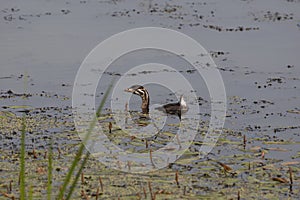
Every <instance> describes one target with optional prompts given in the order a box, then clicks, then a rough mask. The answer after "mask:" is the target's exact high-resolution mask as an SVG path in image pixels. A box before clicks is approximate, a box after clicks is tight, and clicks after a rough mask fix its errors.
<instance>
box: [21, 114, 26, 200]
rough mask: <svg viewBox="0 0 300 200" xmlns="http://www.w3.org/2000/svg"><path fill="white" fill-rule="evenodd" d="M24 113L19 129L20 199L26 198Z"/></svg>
mask: <svg viewBox="0 0 300 200" xmlns="http://www.w3.org/2000/svg"><path fill="white" fill-rule="evenodd" d="M25 133H26V124H25V115H23V118H22V130H21V155H20V200H25V199H26V192H25Z"/></svg>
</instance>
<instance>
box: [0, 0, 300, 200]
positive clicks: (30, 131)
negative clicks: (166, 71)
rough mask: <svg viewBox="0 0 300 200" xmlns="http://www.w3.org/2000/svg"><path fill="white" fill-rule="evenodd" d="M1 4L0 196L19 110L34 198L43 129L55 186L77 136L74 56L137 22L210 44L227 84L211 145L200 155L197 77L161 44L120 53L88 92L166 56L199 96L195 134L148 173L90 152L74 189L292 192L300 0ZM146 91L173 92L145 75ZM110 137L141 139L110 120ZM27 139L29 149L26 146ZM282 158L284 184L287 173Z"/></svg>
mask: <svg viewBox="0 0 300 200" xmlns="http://www.w3.org/2000/svg"><path fill="white" fill-rule="evenodd" d="M0 5H1V9H0V33H1V34H0V44H1V45H0V52H1V53H0V60H1V61H0V69H1V73H0V114H1V115H0V122H1V123H0V139H1V140H0V147H1V154H0V155H1V163H0V166H1V167H0V169H1V170H0V177H1V178H0V192H1V193H0V198H1V199H2V198H3V199H7V198H6V197H5V195H3V192H5V193H8V194H14V195H15V196H18V173H19V160H18V157H19V149H20V146H19V145H20V135H21V133H20V129H21V121H22V119H21V117H22V115H23V114H25V115H26V124H27V133H26V151H27V152H28V154H27V157H26V159H27V161H28V162H27V163H26V165H27V171H26V174H27V175H28V177H29V178H28V184H29V185H31V186H32V185H35V187H34V192H35V193H34V195H35V197H36V198H37V199H38V198H40V199H43V198H42V197H43V195H45V185H46V182H47V174H46V171H47V159H45V158H44V155H45V152H47V148H48V146H49V142H50V140H51V138H52V139H53V143H54V149H55V151H54V155H55V164H54V165H55V166H54V169H55V170H54V182H53V184H54V187H55V188H59V186H60V184H61V181H62V177H63V175H64V174H65V173H66V172H67V171H68V166H69V164H70V162H71V160H72V158H73V156H74V154H75V152H76V150H77V148H78V145H79V143H80V138H79V137H78V135H77V133H76V132H75V127H74V123H73V117H72V108H71V106H72V99H71V95H72V87H73V82H74V79H75V76H76V73H77V70H78V68H79V66H80V64H81V62H82V61H83V59H84V58H85V56H87V54H88V53H89V52H90V51H91V50H92V49H93V48H94V47H95V46H96V45H97V44H98V43H100V42H101V41H103V40H104V39H106V38H108V37H110V36H111V35H113V34H116V33H119V32H121V31H124V30H127V29H130V28H137V27H144V26H155V27H164V28H170V29H174V30H177V31H180V32H182V33H185V34H187V35H188V36H190V37H192V38H194V39H195V40H197V41H198V42H199V43H200V44H202V45H203V46H204V47H205V48H206V50H207V51H208V52H209V53H210V55H211V57H212V58H213V60H214V62H215V63H216V65H217V67H218V69H219V71H220V73H221V74H222V77H223V81H224V84H225V89H226V94H227V116H226V121H225V125H224V129H223V133H222V135H221V136H220V138H219V140H218V143H217V145H216V146H215V148H214V149H213V151H212V152H211V153H210V154H208V155H207V156H205V157H204V158H201V159H198V156H197V149H198V147H199V146H200V145H201V144H202V139H203V133H204V132H205V131H206V130H207V124H208V122H209V117H210V106H211V100H210V96H209V93H208V90H207V88H206V85H205V82H204V81H203V79H202V78H201V76H200V75H199V74H197V73H196V72H195V71H194V70H193V68H192V66H190V65H189V64H188V63H186V62H185V61H184V60H182V59H180V58H178V57H176V56H174V55H171V54H170V53H167V52H159V51H154V50H143V51H138V52H133V53H130V54H127V55H126V56H123V57H121V58H119V59H118V60H116V61H115V62H113V63H112V65H111V66H110V68H109V70H108V72H107V73H105V75H104V77H103V79H101V80H100V82H99V86H98V88H97V95H96V101H97V102H100V101H101V99H102V97H103V93H104V92H105V90H106V89H107V87H108V84H109V83H110V80H112V79H113V78H115V79H116V80H118V79H120V77H122V75H124V73H126V71H127V70H129V69H130V68H131V67H132V66H137V65H140V64H144V63H151V62H152V63H153V62H155V63H162V64H166V65H169V66H172V67H174V68H176V69H177V70H179V71H180V72H181V73H182V74H183V76H184V77H185V78H186V79H187V80H189V81H190V82H191V83H193V86H194V89H195V92H196V94H197V97H198V103H199V106H200V113H199V115H200V116H201V123H200V124H201V127H200V130H199V133H198V135H197V136H196V138H195V140H194V142H193V144H192V146H191V148H190V149H189V150H188V151H187V152H186V154H185V155H184V156H183V157H182V158H181V159H179V160H178V161H177V162H175V163H170V165H169V166H168V167H167V168H164V169H161V170H159V171H156V172H152V173H147V174H141V175H136V174H130V173H129V174H127V173H122V172H119V171H117V170H111V169H108V168H106V167H105V166H104V165H102V164H101V163H99V162H97V161H96V159H94V158H91V159H90V160H89V163H88V165H87V167H86V168H85V170H84V175H83V177H84V178H82V180H81V183H80V184H79V185H78V190H77V191H76V194H75V196H74V198H76V199H79V198H80V196H81V197H82V198H85V196H90V198H91V199H93V198H95V196H96V195H95V193H96V192H97V188H100V192H99V194H100V195H99V198H103V199H113V198H115V199H117V198H120V199H146V198H148V199H149V198H151V196H152V197H153V195H154V196H155V198H156V199H171V198H172V199H198V198H208V197H213V198H217V197H218V198H224V199H235V198H237V197H238V195H240V197H241V198H242V199H257V198H261V199H273V198H280V199H283V198H290V199H298V198H299V180H300V179H299V176H300V168H299V166H300V148H299V146H300V123H299V122H300V104H299V102H300V101H299V98H300V66H299V51H300V45H299V42H298V41H300V13H299V9H300V1H298V0H276V1H272V3H270V2H268V1H255V0H248V1H247V0H246V1H242V0H240V1H234V0H230V1H221V0H214V1H189V0H184V1H168V2H163V1H129V0H115V1H109V0H108V1H46V0H45V1H39V2H36V1H31V0H29V1H26V3H25V2H23V1H17V0H16V1H2V2H1V3H0ZM95 73H97V72H95ZM145 73H155V72H151V71H148V72H145ZM171 74H172V72H170V75H171ZM137 76H139V75H137ZM124 87H128V86H124ZM149 92H150V94H151V103H152V104H156V103H167V102H172V101H173V102H174V101H176V99H175V98H174V95H173V96H172V95H170V94H169V93H170V92H169V91H168V90H165V89H161V88H158V87H157V86H155V85H154V86H149ZM139 103H140V99H139V98H137V97H132V98H131V101H130V104H129V108H130V109H132V110H134V111H138V110H139V106H137V105H138V104H139ZM24 105H25V106H24ZM109 106H110V104H109V103H106V106H105V111H104V113H105V116H103V117H102V118H100V119H99V123H100V124H101V123H102V124H103V127H107V123H109V121H112V122H113V120H112V117H111V115H110V114H111V113H110V111H109ZM105 131H108V130H107V129H105ZM106 134H109V133H108V132H106ZM171 136H172V134H170V133H169V132H168V131H166V132H165V133H163V134H162V135H161V137H160V140H158V141H157V142H158V143H157V146H160V145H163V144H165V142H167V141H165V140H167V139H169V138H171ZM110 138H111V139H112V140H113V141H114V142H115V143H116V144H119V145H120V147H122V148H124V149H127V150H128V149H129V150H130V151H132V150H134V149H139V150H141V149H142V150H145V148H146V147H145V148H144V146H143V148H140V147H141V146H140V145H141V144H142V142H143V141H139V140H136V138H132V137H130V136H128V135H125V134H124V133H122V132H121V131H120V130H119V129H118V128H116V127H115V126H114V124H113V134H112V135H110ZM153 146H155V145H154V144H153ZM33 150H34V151H35V152H37V155H35V156H33V153H32V152H33ZM222 164H225V167H224V165H222ZM226 166H230V168H232V169H231V170H228V169H227V168H226ZM289 167H290V169H291V170H292V172H293V173H292V176H293V184H292V185H290V184H289V183H288V182H289V181H290V180H289V172H288V171H289ZM99 177H100V179H101V180H102V183H101V184H100V183H99ZM120 177H121V178H120ZM176 177H177V178H176ZM278 178H285V179H286V180H287V183H281V182H284V181H282V180H281V181H280V179H279V180H278ZM10 181H12V190H11V191H10V189H8V188H9V184H10ZM100 186H101V187H100ZM82 191H84V192H82ZM54 193H55V192H54ZM83 193H84V194H83ZM238 193H239V194H238Z"/></svg>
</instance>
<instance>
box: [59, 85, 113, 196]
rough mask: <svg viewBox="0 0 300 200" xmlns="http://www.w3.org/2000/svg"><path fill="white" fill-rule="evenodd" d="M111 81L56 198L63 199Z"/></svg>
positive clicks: (102, 105)
mask: <svg viewBox="0 0 300 200" xmlns="http://www.w3.org/2000/svg"><path fill="white" fill-rule="evenodd" d="M113 82H114V81H112V83H111V84H110V85H109V87H108V89H107V90H106V92H105V94H104V96H103V99H102V100H101V102H100V105H99V107H98V109H97V112H96V116H95V117H94V118H93V120H92V122H91V123H90V125H89V128H88V131H87V134H86V135H85V138H84V140H83V142H82V143H81V145H80V147H79V149H78V151H77V153H76V155H75V158H74V160H73V162H72V164H71V167H70V169H69V171H68V173H67V175H66V178H65V179H64V183H63V185H62V187H61V189H60V191H59V194H58V196H57V199H58V200H61V199H63V196H64V193H65V191H66V188H67V186H68V184H69V182H70V180H71V176H72V174H73V173H74V170H75V167H76V165H77V164H78V162H79V161H80V158H81V156H82V153H83V150H84V148H85V145H84V144H85V143H86V142H87V140H88V138H89V137H90V135H91V133H92V131H93V129H94V127H95V125H96V122H97V116H99V115H100V112H101V110H102V109H103V107H104V104H105V102H106V99H107V98H108V95H109V93H110V91H111V88H112V86H113Z"/></svg>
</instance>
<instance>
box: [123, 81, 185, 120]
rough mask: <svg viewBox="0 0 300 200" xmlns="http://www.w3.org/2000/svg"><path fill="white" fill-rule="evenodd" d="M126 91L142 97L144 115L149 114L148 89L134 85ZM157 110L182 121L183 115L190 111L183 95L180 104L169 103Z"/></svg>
mask: <svg viewBox="0 0 300 200" xmlns="http://www.w3.org/2000/svg"><path fill="white" fill-rule="evenodd" d="M125 91H126V92H130V93H133V94H135V95H138V96H140V97H141V98H142V106H141V108H142V113H143V114H149V102H150V97H149V93H148V91H147V90H146V88H144V87H143V86H141V85H133V86H131V87H130V88H127V89H125ZM155 109H156V110H160V111H163V112H165V113H167V114H171V115H178V117H179V119H180V120H181V115H182V114H184V113H186V112H187V111H188V106H187V103H186V102H185V101H184V99H183V95H181V96H180V100H179V102H177V103H169V104H166V105H163V106H161V107H158V108H155Z"/></svg>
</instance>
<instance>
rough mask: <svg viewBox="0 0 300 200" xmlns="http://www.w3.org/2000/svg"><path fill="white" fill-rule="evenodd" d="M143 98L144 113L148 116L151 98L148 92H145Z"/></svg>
mask: <svg viewBox="0 0 300 200" xmlns="http://www.w3.org/2000/svg"><path fill="white" fill-rule="evenodd" d="M141 98H142V112H143V113H144V114H148V113H149V102H150V97H149V94H148V91H147V90H143V95H141Z"/></svg>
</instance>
